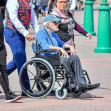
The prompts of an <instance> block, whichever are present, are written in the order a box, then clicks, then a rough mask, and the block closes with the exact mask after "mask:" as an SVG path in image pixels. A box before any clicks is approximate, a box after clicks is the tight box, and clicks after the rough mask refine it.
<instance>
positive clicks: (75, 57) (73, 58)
mask: <svg viewBox="0 0 111 111" xmlns="http://www.w3.org/2000/svg"><path fill="white" fill-rule="evenodd" d="M69 58H70V59H71V60H76V61H77V60H79V56H78V55H70V57H69Z"/></svg>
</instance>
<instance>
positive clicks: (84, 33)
mask: <svg viewBox="0 0 111 111" xmlns="http://www.w3.org/2000/svg"><path fill="white" fill-rule="evenodd" d="M75 30H76V31H78V32H79V33H81V34H83V35H85V36H86V34H87V33H88V32H87V31H85V30H84V29H83V28H82V27H81V26H80V25H79V24H77V23H75Z"/></svg>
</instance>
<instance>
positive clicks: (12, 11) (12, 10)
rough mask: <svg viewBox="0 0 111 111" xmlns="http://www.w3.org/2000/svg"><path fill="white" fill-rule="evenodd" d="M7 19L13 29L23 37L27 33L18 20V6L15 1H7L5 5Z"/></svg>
mask: <svg viewBox="0 0 111 111" xmlns="http://www.w3.org/2000/svg"><path fill="white" fill-rule="evenodd" d="M6 7H7V10H8V13H9V17H10V20H11V22H12V23H13V25H14V26H15V28H16V29H17V30H18V31H19V32H20V33H21V34H22V35H23V36H24V37H25V36H26V35H27V34H28V33H29V32H28V31H27V30H26V29H25V27H24V26H23V25H22V24H21V22H20V20H19V19H18V9H19V4H18V1H17V0H8V1H7V4H6Z"/></svg>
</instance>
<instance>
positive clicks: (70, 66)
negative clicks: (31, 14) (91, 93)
mask: <svg viewBox="0 0 111 111" xmlns="http://www.w3.org/2000/svg"><path fill="white" fill-rule="evenodd" d="M58 21H60V19H58V18H56V17H55V16H54V15H47V16H46V17H45V18H44V20H43V25H44V28H41V29H40V30H39V31H38V33H37V37H36V39H37V41H38V44H39V48H40V50H48V49H56V50H59V51H61V53H62V56H61V63H62V64H63V65H64V67H65V69H66V72H67V73H68V74H73V75H74V81H75V84H74V85H73V88H78V89H79V90H82V91H83V92H84V90H90V89H95V88H97V87H98V86H99V85H100V84H99V83H98V84H94V85H89V84H87V82H86V79H85V77H84V74H83V71H82V67H81V63H80V59H79V57H78V56H77V55H76V51H75V48H74V47H73V46H71V45H69V44H66V43H64V42H63V41H61V40H60V39H59V37H58V35H57V34H56V33H55V32H56V31H58V30H59V28H58ZM47 33H48V34H49V36H48V34H47ZM64 48H69V49H70V55H68V53H67V52H66V51H65V49H64ZM51 54H54V53H44V55H48V56H50V55H51ZM42 55H43V54H42Z"/></svg>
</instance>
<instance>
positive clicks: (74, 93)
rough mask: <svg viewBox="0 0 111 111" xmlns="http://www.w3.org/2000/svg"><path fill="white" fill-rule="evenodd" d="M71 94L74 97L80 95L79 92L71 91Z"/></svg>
mask: <svg viewBox="0 0 111 111" xmlns="http://www.w3.org/2000/svg"><path fill="white" fill-rule="evenodd" d="M71 94H72V95H73V96H74V97H78V96H80V95H81V94H82V92H81V91H71Z"/></svg>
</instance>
